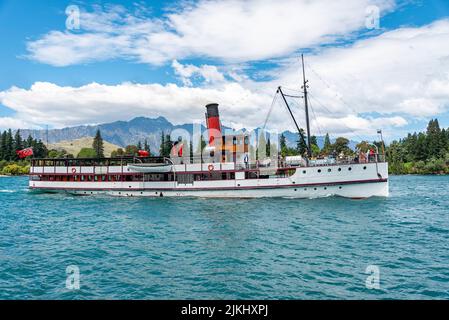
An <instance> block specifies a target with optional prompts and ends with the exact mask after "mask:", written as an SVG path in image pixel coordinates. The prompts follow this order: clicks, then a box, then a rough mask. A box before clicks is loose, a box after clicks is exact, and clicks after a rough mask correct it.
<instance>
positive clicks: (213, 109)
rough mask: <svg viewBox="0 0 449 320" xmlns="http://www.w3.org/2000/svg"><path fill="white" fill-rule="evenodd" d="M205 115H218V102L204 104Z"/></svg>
mask: <svg viewBox="0 0 449 320" xmlns="http://www.w3.org/2000/svg"><path fill="white" fill-rule="evenodd" d="M206 109H207V117H208V118H210V117H219V114H218V103H209V104H208V105H206Z"/></svg>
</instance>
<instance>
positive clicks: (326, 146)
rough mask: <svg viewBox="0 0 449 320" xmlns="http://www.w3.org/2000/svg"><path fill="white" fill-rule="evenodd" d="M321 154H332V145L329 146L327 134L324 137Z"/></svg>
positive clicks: (329, 140) (329, 141)
mask: <svg viewBox="0 0 449 320" xmlns="http://www.w3.org/2000/svg"><path fill="white" fill-rule="evenodd" d="M322 151H323V153H324V154H329V153H331V152H332V145H331V139H330V137H329V133H326V136H325V137H324V145H323V150H322Z"/></svg>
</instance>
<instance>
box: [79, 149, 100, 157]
mask: <svg viewBox="0 0 449 320" xmlns="http://www.w3.org/2000/svg"><path fill="white" fill-rule="evenodd" d="M76 157H77V158H96V157H97V152H96V151H95V150H94V148H82V149H81V150H80V152H79V153H78V155H77V156H76Z"/></svg>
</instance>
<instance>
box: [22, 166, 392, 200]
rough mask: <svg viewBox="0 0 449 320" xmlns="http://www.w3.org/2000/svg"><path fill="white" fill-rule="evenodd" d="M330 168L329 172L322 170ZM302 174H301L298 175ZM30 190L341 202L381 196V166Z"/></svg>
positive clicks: (36, 185)
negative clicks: (283, 175)
mask: <svg viewBox="0 0 449 320" xmlns="http://www.w3.org/2000/svg"><path fill="white" fill-rule="evenodd" d="M328 170H330V171H328ZM304 171H306V173H304ZM30 188H31V189H32V190H40V191H49V192H65V193H70V194H75V195H95V194H104V195H111V196H122V197H204V198H211V197H213V198H261V197H286V198H319V197H329V196H341V197H347V198H368V197H373V196H378V197H387V196H388V194H389V190H388V165H387V163H369V164H355V165H339V166H335V165H331V166H319V167H308V168H298V169H297V170H296V172H295V174H293V175H292V176H290V177H288V178H270V179H242V180H217V181H194V182H193V183H191V184H180V183H178V182H175V181H166V182H51V181H30Z"/></svg>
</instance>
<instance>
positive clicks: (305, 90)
mask: <svg viewBox="0 0 449 320" xmlns="http://www.w3.org/2000/svg"><path fill="white" fill-rule="evenodd" d="M301 62H302V78H303V86H302V89H304V105H305V109H306V128H307V155H308V157H309V159H310V158H311V157H312V149H311V144H310V122H309V102H308V100H307V82H309V80H306V71H305V68H304V55H303V54H301Z"/></svg>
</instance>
